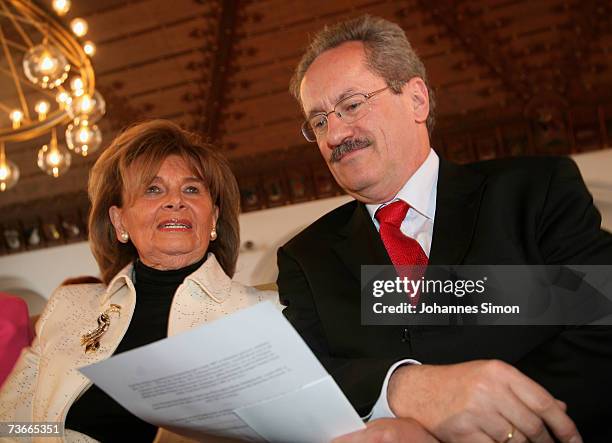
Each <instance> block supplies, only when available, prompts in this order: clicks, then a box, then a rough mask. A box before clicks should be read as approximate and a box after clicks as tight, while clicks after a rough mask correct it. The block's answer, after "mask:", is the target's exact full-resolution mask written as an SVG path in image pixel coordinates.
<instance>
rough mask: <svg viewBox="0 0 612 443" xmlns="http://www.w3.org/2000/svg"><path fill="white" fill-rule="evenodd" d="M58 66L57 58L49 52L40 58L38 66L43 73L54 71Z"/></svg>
mask: <svg viewBox="0 0 612 443" xmlns="http://www.w3.org/2000/svg"><path fill="white" fill-rule="evenodd" d="M56 67H57V60H56V59H54V58H52V57H51V56H50V55H49V54H44V55H43V57H42V58H41V59H40V63H39V65H38V68H39V69H40V72H42V73H43V74H48V73H49V72H53V70H54V69H55V68H56Z"/></svg>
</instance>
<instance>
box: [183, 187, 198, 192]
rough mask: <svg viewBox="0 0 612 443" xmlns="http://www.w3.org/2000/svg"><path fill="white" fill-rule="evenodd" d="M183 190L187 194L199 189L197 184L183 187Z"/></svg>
mask: <svg viewBox="0 0 612 443" xmlns="http://www.w3.org/2000/svg"><path fill="white" fill-rule="evenodd" d="M185 192H187V193H188V194H197V193H198V192H200V190H199V189H198V187H197V186H187V187H186V188H185Z"/></svg>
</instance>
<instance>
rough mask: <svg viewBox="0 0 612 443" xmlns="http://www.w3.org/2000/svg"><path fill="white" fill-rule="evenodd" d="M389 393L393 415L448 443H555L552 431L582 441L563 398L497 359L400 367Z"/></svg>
mask: <svg viewBox="0 0 612 443" xmlns="http://www.w3.org/2000/svg"><path fill="white" fill-rule="evenodd" d="M387 392H388V400H389V406H390V407H391V410H392V411H393V412H394V413H395V415H397V416H398V417H410V418H413V419H415V420H417V421H418V422H419V423H421V424H422V425H423V426H424V427H425V428H426V429H427V430H428V431H429V432H431V433H432V434H433V435H434V436H436V437H437V438H438V439H440V440H442V441H445V442H470V443H471V442H488V443H491V442H509V443H520V442H525V441H532V442H535V443H540V442H542V443H544V442H546V443H549V442H551V443H552V441H553V440H552V438H551V435H550V434H549V431H548V430H550V432H551V433H552V434H554V435H555V436H556V437H557V438H558V439H559V440H560V441H561V442H563V443H566V442H567V443H582V438H581V437H580V434H579V433H578V430H577V429H576V425H575V424H574V422H573V421H572V420H571V419H570V418H569V417H568V416H567V414H566V413H565V404H564V403H563V402H561V401H558V400H556V399H555V398H554V397H553V396H552V395H550V394H549V393H548V391H546V390H545V389H544V388H543V387H542V386H540V385H539V384H537V383H536V382H534V381H533V380H531V379H530V378H529V377H527V376H525V375H524V374H522V373H521V372H520V371H518V370H517V369H515V368H514V367H512V366H510V365H508V364H506V363H503V362H501V361H498V360H478V361H472V362H466V363H460V364H454V365H441V366H432V365H409V366H402V367H401V368H399V369H397V370H396V371H395V372H394V373H393V375H392V376H391V379H390V381H389V388H388V391H387ZM547 428H548V429H547ZM510 435H512V438H509V437H510Z"/></svg>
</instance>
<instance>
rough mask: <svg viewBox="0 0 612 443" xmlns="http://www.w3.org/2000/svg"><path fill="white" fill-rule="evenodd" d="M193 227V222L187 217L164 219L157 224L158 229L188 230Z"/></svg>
mask: <svg viewBox="0 0 612 443" xmlns="http://www.w3.org/2000/svg"><path fill="white" fill-rule="evenodd" d="M191 228H192V225H191V222H190V221H189V220H185V219H171V220H164V221H162V222H161V223H160V224H159V225H157V229H160V230H162V231H186V230H189V229H191Z"/></svg>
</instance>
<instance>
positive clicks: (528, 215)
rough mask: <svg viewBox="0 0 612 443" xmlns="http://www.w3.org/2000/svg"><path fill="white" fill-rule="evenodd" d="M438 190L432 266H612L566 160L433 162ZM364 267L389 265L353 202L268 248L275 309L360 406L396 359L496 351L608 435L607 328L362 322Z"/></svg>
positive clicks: (586, 426) (368, 403)
mask: <svg viewBox="0 0 612 443" xmlns="http://www.w3.org/2000/svg"><path fill="white" fill-rule="evenodd" d="M437 190H438V194H437V202H436V215H435V220H434V233H433V239H432V246H431V251H430V260H429V262H430V264H582V265H587V264H599V265H601V264H612V235H610V234H609V233H607V232H605V231H602V230H601V229H600V224H601V217H600V214H599V212H598V211H597V209H596V208H595V207H594V206H593V202H592V198H591V196H590V194H589V192H588V191H587V189H586V187H585V185H584V182H583V181H582V178H581V176H580V173H579V171H578V169H577V167H576V165H575V164H574V163H573V162H572V161H571V160H570V159H566V158H523V159H505V160H494V161H487V162H480V163H475V164H471V165H466V166H458V165H454V164H451V163H448V162H446V161H443V160H441V161H440V170H439V176H438V185H437ZM367 264H391V262H390V260H389V257H388V255H387V253H386V250H385V248H384V245H383V244H382V242H381V240H380V236H379V235H378V233H377V231H376V228H375V227H374V224H373V223H372V221H371V219H370V216H369V214H368V212H367V209H366V208H365V206H364V205H363V204H361V203H358V202H356V201H353V202H350V203H347V204H345V205H343V206H341V207H339V208H337V209H335V210H333V211H332V212H330V213H328V214H327V215H325V216H323V217H322V218H320V219H319V220H318V221H316V222H315V223H313V224H312V225H310V226H309V227H308V228H306V229H305V230H304V231H303V232H301V233H300V234H298V235H297V236H296V237H294V238H293V239H292V240H291V241H289V242H288V243H287V244H286V245H284V246H283V247H282V248H280V249H279V251H278V266H279V276H278V287H279V292H280V297H281V302H282V303H283V304H285V305H286V306H287V308H286V309H285V310H284V314H285V315H286V317H287V318H288V319H289V321H290V322H291V323H292V324H293V325H294V327H295V328H296V329H297V330H298V331H299V332H300V334H301V335H302V337H303V338H304V340H305V341H306V342H307V343H308V345H309V346H310V347H311V349H312V350H313V352H314V353H315V354H316V355H317V357H318V358H319V359H320V360H321V362H322V363H323V365H324V366H325V367H326V369H327V370H328V371H329V372H330V373H331V374H332V376H333V377H334V378H335V380H336V381H337V383H338V384H339V385H340V387H341V388H342V390H343V391H344V392H345V394H346V395H347V397H348V399H349V400H350V401H351V403H352V404H353V406H354V407H355V408H356V409H357V411H358V412H359V413H360V414H362V415H364V414H366V413H367V412H369V410H370V409H371V408H372V406H373V404H374V402H375V401H376V399H377V398H378V395H379V393H380V392H379V391H380V388H381V386H382V381H383V378H384V376H385V374H386V372H387V370H388V368H389V366H390V365H391V364H392V363H393V362H395V361H397V360H399V359H402V358H414V359H416V360H419V361H421V362H422V363H429V364H446V363H456V362H464V361H468V360H475V359H501V360H503V361H505V362H507V363H509V364H511V365H513V366H515V367H517V368H518V369H519V370H521V371H522V372H523V373H525V374H526V375H528V376H529V377H531V378H532V379H534V380H535V381H537V382H538V383H540V384H541V385H542V386H544V387H545V388H546V389H548V390H549V392H551V393H552V395H554V396H555V397H556V398H559V399H562V400H564V401H565V402H567V404H568V412H569V415H570V416H571V417H572V418H573V419H574V421H575V422H576V423H577V426H578V429H579V430H580V431H581V432H582V434H583V436H584V437H585V438H586V440H585V441H587V442H589V441H612V328H610V327H551V326H546V327H545V326H540V327H526V326H523V327H516V326H456V327H452V326H448V327H440V326H418V327H409V328H407V329H405V328H402V327H394V326H361V318H360V281H359V280H360V266H361V265H367Z"/></svg>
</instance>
